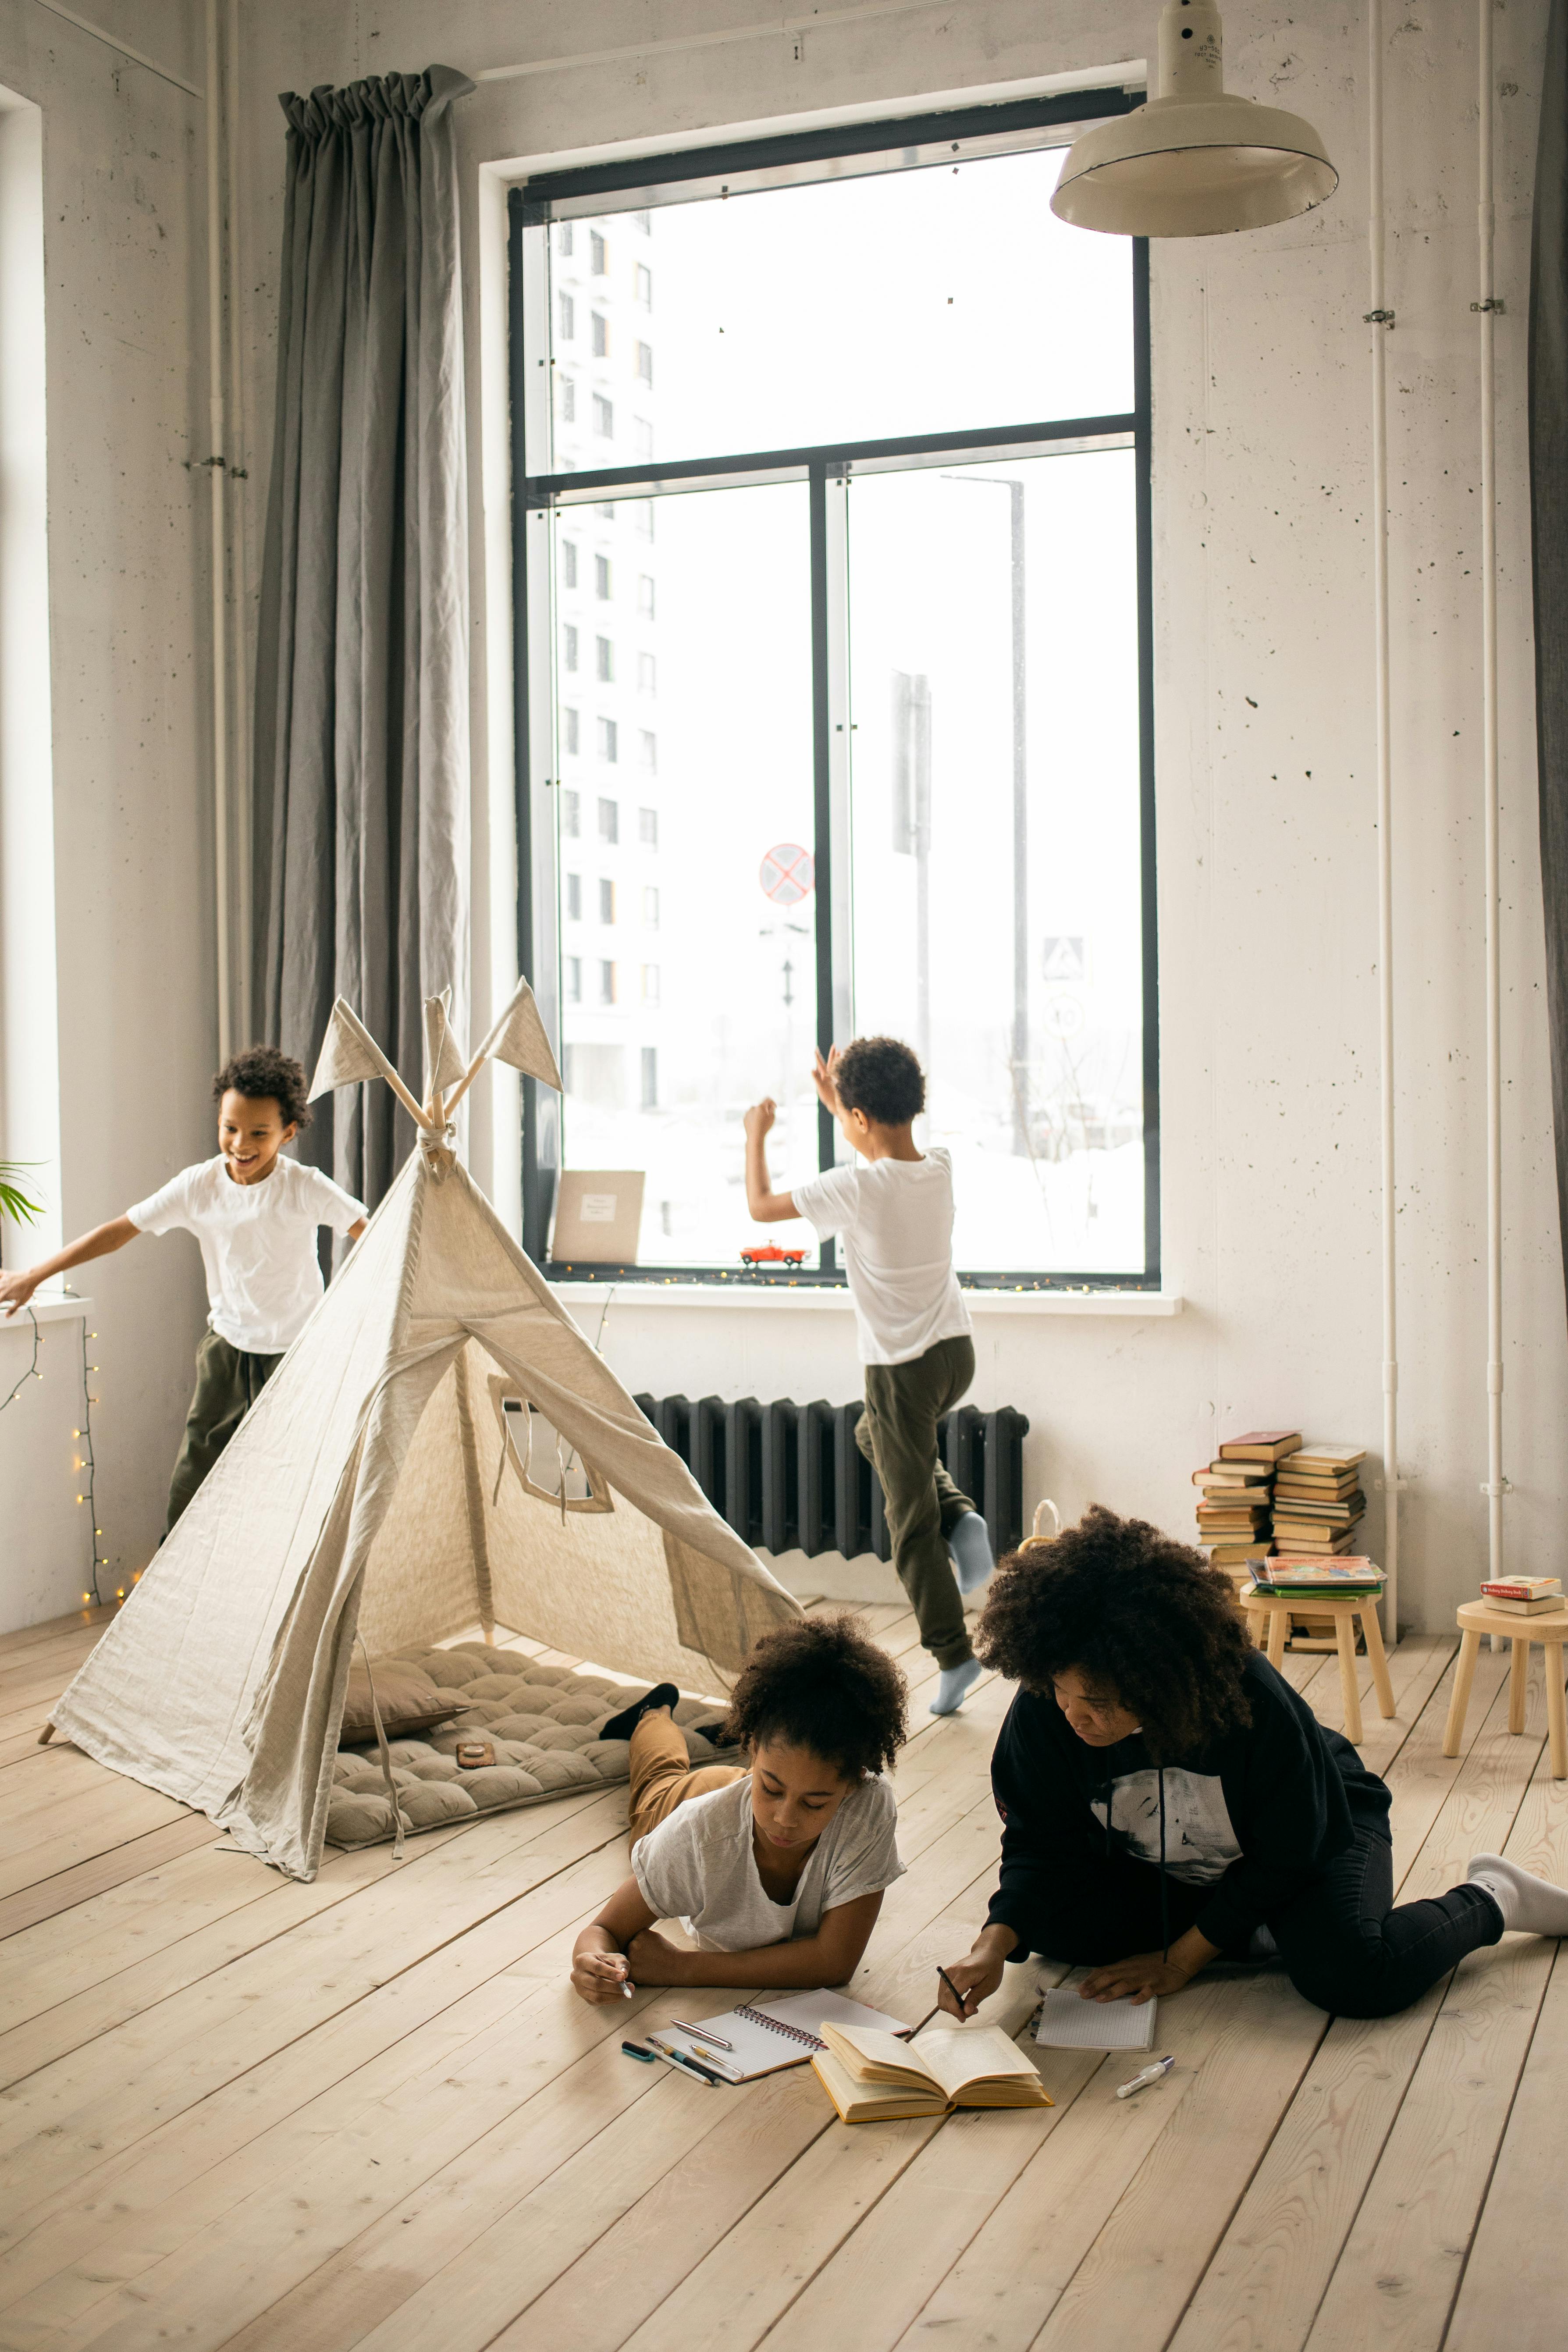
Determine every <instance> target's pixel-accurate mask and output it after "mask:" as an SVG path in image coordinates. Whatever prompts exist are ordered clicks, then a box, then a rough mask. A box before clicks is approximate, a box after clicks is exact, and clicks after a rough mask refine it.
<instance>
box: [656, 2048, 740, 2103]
mask: <svg viewBox="0 0 1568 2352" xmlns="http://www.w3.org/2000/svg"><path fill="white" fill-rule="evenodd" d="M651 2046H652V2049H653V2054H654V2056H655V2057H656V2058H662V2059H663V2061H664V2063H665V2064H666V2065H667V2066H674V2067H675V2068H677V2069H678V2071H679V2073H680V2074H695V2075H696V2077H697V2079H698V2081H699V2082H700V2083H706V2084H707V2085H708V2087H709V2089H710V2091H716V2090H717V2089H718V2088H719V2085H720V2084H721V2082H722V2081H723V2079H724V2078H723V2076H722V2075H721V2074H710V2072H709V2070H708V2068H707V2067H706V2066H700V2065H699V2064H698V2063H697V2061H696V2059H695V2058H682V2057H681V2056H680V2055H679V2053H678V2052H676V2051H674V2050H666V2049H664V2048H663V2047H662V2046H661V2044H660V2043H658V2042H654V2043H653V2044H652V2045H651Z"/></svg>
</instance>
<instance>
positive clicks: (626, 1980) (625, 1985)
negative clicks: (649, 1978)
mask: <svg viewBox="0 0 1568 2352" xmlns="http://www.w3.org/2000/svg"><path fill="white" fill-rule="evenodd" d="M621 1994H622V1998H623V1999H624V2000H630V1999H631V1997H632V1980H631V1979H630V1977H623V1978H622V1979H621Z"/></svg>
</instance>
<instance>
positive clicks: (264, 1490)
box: [53, 983, 798, 1878]
mask: <svg viewBox="0 0 1568 2352" xmlns="http://www.w3.org/2000/svg"><path fill="white" fill-rule="evenodd" d="M509 1017H510V1027H509ZM448 1049H449V1050H448ZM489 1052H494V1053H498V1054H500V1055H501V1056H503V1057H504V1058H505V1059H507V1060H509V1061H513V1062H515V1063H517V1064H518V1065H519V1066H523V1067H531V1068H532V1069H533V1070H534V1073H535V1075H538V1076H552V1074H553V1070H554V1065H553V1061H550V1063H549V1069H548V1071H546V1070H545V1069H543V1068H542V1067H541V1066H540V1061H541V1055H542V1056H543V1057H544V1058H548V1056H549V1047H548V1044H547V1043H546V1041H545V1039H544V1034H543V1030H542V1024H540V1022H539V1016H538V1013H537V1011H536V1010H535V1009H534V1006H533V1001H532V997H531V992H528V991H527V987H526V983H523V984H521V987H520V990H519V993H518V996H517V997H515V998H514V999H513V1001H512V1004H511V1005H510V1006H509V1008H508V1013H507V1014H503V1016H502V1019H501V1021H500V1023H498V1024H497V1027H496V1030H495V1031H494V1032H492V1034H491V1036H490V1038H489V1039H487V1040H486V1044H485V1045H484V1046H483V1047H481V1049H480V1052H479V1054H478V1055H475V1056H474V1059H473V1062H472V1064H470V1065H468V1067H467V1073H466V1076H465V1077H464V1078H463V1079H462V1080H461V1083H463V1084H466V1083H467V1079H468V1077H471V1076H472V1075H473V1072H474V1070H475V1069H477V1068H478V1066H479V1063H480V1061H481V1060H482V1058H483V1056H484V1055H485V1054H486V1053H489ZM426 1053H427V1093H426V1101H425V1103H424V1104H423V1105H417V1106H416V1111H417V1113H418V1116H419V1118H420V1122H421V1127H420V1138H419V1142H418V1145H417V1147H416V1150H414V1151H413V1152H412V1153H411V1155H410V1157H409V1159H408V1161H407V1163H406V1165H405V1167H404V1169H403V1171H402V1172H401V1173H400V1175H399V1176H398V1178H397V1179H396V1181H395V1183H394V1185H393V1187H392V1190H391V1191H390V1192H388V1194H387V1196H386V1198H385V1200H384V1202H382V1204H381V1206H380V1208H379V1209H378V1210H377V1211H376V1213H375V1215H374V1217H373V1218H372V1220H371V1223H370V1225H369V1227H368V1229H367V1230H366V1232H365V1234H363V1238H362V1239H361V1241H360V1242H359V1244H357V1246H356V1247H355V1248H354V1250H353V1253H352V1255H350V1257H349V1259H348V1261H347V1263H346V1264H345V1265H344V1267H343V1269H342V1273H341V1274H340V1275H339V1276H338V1277H337V1279H336V1280H335V1281H334V1282H333V1283H332V1285H331V1287H330V1289H329V1290H328V1291H327V1293H326V1296H325V1297H323V1299H322V1301H321V1306H320V1307H318V1309H317V1311H316V1313H315V1314H314V1315H313V1316H312V1318H311V1319H310V1323H309V1324H308V1325H307V1326H306V1328H305V1329H304V1331H303V1332H302V1333H301V1334H300V1338H299V1339H297V1340H296V1341H295V1343H294V1345H293V1347H292V1348H291V1349H289V1353H288V1355H287V1357H286V1358H285V1359H284V1360H283V1362H282V1363H281V1364H280V1365H279V1369H278V1370H277V1371H276V1372H275V1373H274V1375H273V1377H272V1379H271V1381H269V1382H268V1386H267V1387H266V1389H265V1390H264V1391H262V1394H261V1397H260V1399H259V1401H258V1403H257V1404H256V1406H255V1407H254V1408H253V1410H252V1411H251V1412H250V1413H249V1414H248V1415H247V1418H246V1420H245V1422H244V1423H243V1424H242V1425H241V1427H240V1429H239V1431H238V1433H237V1435H236V1436H235V1438H234V1439H233V1441H232V1443H231V1444H230V1445H229V1446H228V1448H227V1451H226V1453H225V1454H223V1456H222V1457H221V1459H220V1460H219V1462H218V1464H217V1465H216V1469H215V1470H214V1471H213V1473H212V1475H210V1477H209V1478H208V1479H207V1480H206V1482H205V1485H204V1486H202V1488H201V1489H200V1491H199V1493H198V1494H197V1495H196V1496H195V1499H194V1501H193V1502H192V1503H191V1505H190V1506H189V1507H188V1508H187V1510H186V1511H185V1512H184V1516H183V1517H181V1519H180V1520H179V1522H178V1524H177V1525H176V1527H175V1528H174V1532H173V1533H172V1534H171V1536H170V1537H169V1538H168V1540H167V1542H166V1543H165V1544H164V1545H163V1549H161V1550H160V1551H159V1553H158V1554H157V1557H156V1559H155V1560H154V1561H153V1566H152V1567H151V1568H150V1570H148V1572H147V1574H146V1575H145V1576H143V1578H142V1581H141V1583H140V1584H139V1585H138V1586H137V1587H136V1589H135V1591H133V1592H132V1596H131V1599H130V1600H129V1601H128V1602H127V1604H126V1606H125V1608H124V1610H123V1611H122V1612H121V1615H120V1616H119V1617H118V1618H117V1619H116V1620H115V1622H114V1623H113V1624H112V1625H111V1626H110V1629H109V1631H108V1633H106V1634H105V1636H104V1638H103V1640H102V1641H101V1642H100V1644H99V1646H98V1647H97V1649H96V1650H95V1651H94V1652H93V1654H92V1656H91V1657H90V1658H89V1661H88V1663H87V1664H86V1665H85V1666H84V1667H83V1669H82V1671H81V1673H80V1674H79V1675H78V1676H77V1678H76V1680H75V1681H74V1682H73V1683H72V1684H71V1685H70V1687H69V1689H68V1691H67V1692H66V1693H65V1695H64V1696H63V1697H62V1698H61V1700H60V1701H59V1703H58V1706H56V1707H55V1709H54V1718H53V1719H54V1723H55V1726H56V1727H57V1729H58V1731H59V1732H60V1733H61V1734H63V1735H64V1736H65V1737H66V1738H69V1739H72V1740H74V1741H75V1742H76V1744H77V1745H78V1746H79V1747H80V1748H85V1749H86V1750H87V1751H88V1753H89V1755H92V1756H94V1757H96V1758H98V1759H99V1760H100V1762H102V1763H104V1764H108V1765H110V1766H112V1767H113V1768H114V1769H116V1770H118V1771H121V1772H126V1773H129V1774H130V1775H131V1776H132V1778H133V1779H136V1780H143V1781H146V1782H147V1783H149V1785H151V1786H152V1787H153V1788H155V1789H160V1790H163V1791H164V1793H165V1794H167V1795H169V1796H171V1797H176V1798H179V1799H181V1800H182V1801H184V1802H185V1803H187V1804H190V1805H195V1806H196V1807H198V1808H199V1809H200V1810H201V1811H204V1812H206V1813H208V1814H210V1815H211V1817H212V1819H213V1820H214V1821H215V1822H217V1823H219V1824H220V1825H221V1826H222V1827H224V1828H226V1829H227V1830H228V1831H229V1832H230V1833H231V1835H232V1836H233V1837H234V1838H235V1840H236V1842H237V1843H239V1844H240V1845H242V1846H243V1847H245V1849H246V1850H247V1852H249V1853H257V1854H260V1855H263V1856H264V1857H265V1858H266V1859H267V1860H268V1861H269V1862H272V1863H275V1864H278V1865H279V1867H281V1868H282V1869H284V1870H286V1871H288V1872H289V1874H291V1875H294V1876H297V1877H301V1878H309V1877H311V1876H313V1875H314V1873H315V1871H316V1868H317V1866H318V1864H319V1863H320V1859H321V1843H322V1832H323V1828H324V1825H325V1821H326V1811H327V1801H328V1794H329V1790H330V1786H331V1773H332V1766H333V1762H334V1759H335V1755H336V1749H337V1738H338V1727H339V1723H340V1720H341V1718H342V1706H343V1695H344V1690H345V1687H346V1684H347V1679H348V1671H349V1664H350V1654H351V1651H352V1649H353V1644H354V1641H355V1637H356V1633H357V1634H358V1635H359V1636H361V1637H362V1638H363V1642H364V1644H365V1646H366V1649H367V1651H368V1653H369V1654H370V1655H371V1656H372V1657H373V1658H374V1656H375V1655H377V1654H381V1653H384V1652H386V1651H388V1650H394V1649H398V1648H404V1647H407V1646H409V1645H410V1644H415V1643H437V1642H440V1641H442V1640H445V1639H449V1638H451V1637H453V1636H455V1635H458V1634H460V1633H463V1632H464V1631H465V1630H468V1629H469V1628H471V1627H473V1626H474V1625H475V1624H479V1625H482V1626H483V1627H485V1628H486V1629H487V1631H488V1630H489V1628H490V1627H492V1626H494V1625H497V1624H499V1625H501V1626H503V1627H506V1628H509V1629H510V1631H511V1632H513V1633H524V1634H529V1635H531V1636H532V1637H533V1638H535V1639H536V1640H539V1641H542V1642H543V1643H547V1644H548V1645H549V1646H551V1647H552V1648H558V1649H564V1650H567V1651H569V1652H571V1653H572V1654H575V1655H577V1656H579V1657H586V1658H590V1659H592V1660H594V1661H595V1664H599V1665H602V1666H605V1667H608V1668H610V1669H611V1670H612V1671H614V1672H617V1673H623V1674H626V1675H637V1676H642V1675H647V1678H648V1679H649V1680H650V1681H651V1680H656V1679H659V1680H662V1679H668V1680H669V1681H672V1682H676V1683H679V1684H680V1685H683V1686H684V1687H686V1688H688V1689H692V1688H697V1689H709V1690H713V1689H716V1688H721V1687H722V1686H723V1685H724V1684H725V1683H726V1682H727V1681H728V1680H729V1679H730V1678H731V1676H732V1675H733V1672H734V1670H735V1669H736V1668H737V1667H738V1666H739V1665H740V1664H741V1662H742V1659H743V1658H744V1656H745V1654H746V1653H747V1651H748V1650H749V1649H750V1647H751V1645H752V1643H753V1642H754V1641H755V1639H756V1638H757V1636H758V1634H760V1633H763V1632H765V1631H766V1630H767V1629H768V1628H769V1627H770V1626H772V1625H775V1624H778V1623H781V1622H784V1621H785V1620H786V1619H788V1618H791V1617H794V1616H795V1615H796V1614H798V1604H797V1603H796V1602H795V1601H794V1600H793V1599H792V1597H791V1596H790V1595H789V1594H788V1593H787V1592H785V1591H784V1589H783V1587H782V1586H781V1585H779V1584H777V1583H776V1582H775V1581H774V1580H773V1578H772V1577H771V1576H770V1575H769V1574H768V1572H767V1570H765V1569H764V1568H763V1565H762V1563H761V1562H760V1561H759V1560H758V1559H756V1558H755V1557H754V1555H753V1554H752V1552H751V1551H750V1550H749V1549H748V1548H747V1546H746V1545H745V1544H744V1543H742V1540H741V1538H739V1537H738V1536H737V1535H736V1534H734V1532H733V1531H732V1530H731V1528H728V1527H727V1526H726V1525H725V1524H724V1522H723V1521H722V1520H721V1518H720V1517H718V1515H717V1513H716V1512H715V1511H714V1510H713V1509H712V1507H711V1506H710V1504H709V1502H708V1501H707V1499H706V1498H705V1496H703V1494H702V1492H701V1490H700V1487H699V1486H697V1484H696V1482H695V1480H694V1479H693V1478H692V1476H691V1474H690V1472H689V1470H688V1469H687V1467H686V1465H685V1464H684V1463H683V1462H681V1461H680V1459H679V1456H678V1455H676V1454H673V1453H671V1452H670V1450H669V1449H668V1447H667V1446H666V1445H665V1444H663V1442H662V1441H661V1439H660V1438H659V1437H658V1433H657V1432H656V1431H655V1430H654V1429H653V1428H652V1426H651V1425H650V1423H648V1422H647V1420H646V1419H645V1418H644V1416H643V1414H642V1413H641V1412H639V1410H638V1408H637V1405H636V1404H634V1403H633V1402H632V1399H631V1398H630V1396H629V1395H628V1394H627V1392H626V1390H625V1389H624V1388H623V1387H622V1385H621V1383H620V1381H618V1380H617V1379H616V1376H615V1374H614V1373H613V1372H612V1371H611V1370H610V1369H609V1367H608V1365H607V1364H605V1362H604V1361H603V1360H602V1359H601V1358H600V1357H599V1356H598V1355H597V1354H596V1353H595V1350H594V1349H593V1348H592V1347H590V1345H589V1344H588V1342H587V1340H586V1339H584V1337H583V1335H582V1334H581V1332H580V1331H579V1330H578V1329H577V1328H576V1326H575V1324H574V1323H573V1322H572V1321H571V1319H570V1318H569V1317H568V1316H567V1315H566V1314H565V1312H564V1311H563V1308H562V1307H560V1306H559V1305H558V1304H557V1302H556V1300H555V1299H554V1298H553V1297H552V1295H551V1292H550V1289H549V1286H548V1285H547V1284H546V1283H545V1281H544V1279H543V1277H542V1275H541V1274H540V1273H539V1271H538V1269H537V1268H536V1267H535V1266H534V1265H532V1264H531V1261H530V1260H529V1258H528V1257H527V1256H525V1255H524V1254H523V1252H522V1251H521V1249H520V1248H519V1247H518V1245H517V1244H516V1243H515V1242H514V1241H513V1240H512V1239H511V1237H510V1234H508V1233H507V1232H506V1230H505V1228H504V1226H503V1225H502V1224H501V1223H500V1219H499V1218H498V1217H497V1215H496V1213H495V1211H494V1210H493V1209H492V1208H491V1206H490V1204H489V1202H488V1201H487V1200H486V1198H485V1196H484V1194H483V1193H482V1192H480V1191H479V1187H478V1186H477V1185H476V1184H475V1183H474V1182H473V1181H472V1179H471V1178H470V1177H469V1176H468V1172H467V1171H466V1170H465V1169H464V1168H463V1167H462V1166H461V1164H460V1162H459V1161H458V1160H457V1158H456V1156H455V1154H454V1153H453V1152H452V1151H451V1150H450V1149H449V1148H448V1146H447V1132H448V1129H447V1118H446V1113H445V1106H444V1104H443V1094H444V1090H445V1086H446V1085H447V1084H448V1083H450V1082H451V1081H452V1079H453V1078H454V1076H455V1075H456V1074H457V1073H458V1072H462V1071H463V1070H464V1063H463V1060H462V1057H461V1055H458V1053H457V1050H456V1047H455V1045H453V1043H452V1040H451V1038H450V1034H449V1032H448V1031H447V1026H446V1018H445V1011H444V1008H443V1007H442V1006H441V1004H440V1003H439V1002H438V1001H437V1000H432V1002H431V1004H430V1006H429V1007H427V1022H426ZM373 1075H379V1076H385V1077H387V1078H388V1079H389V1080H390V1081H392V1082H395V1084H396V1085H397V1087H398V1089H399V1092H400V1093H402V1094H404V1095H405V1097H406V1089H405V1088H404V1087H403V1086H402V1082H401V1080H399V1079H397V1077H396V1074H395V1072H393V1071H392V1070H391V1067H390V1065H388V1064H386V1063H385V1061H384V1057H383V1056H382V1055H381V1054H380V1051H379V1049H378V1048H377V1047H376V1046H375V1045H374V1040H372V1039H371V1038H369V1037H368V1035H367V1034H366V1033H365V1032H364V1031H363V1028H361V1026H360V1024H359V1023H358V1022H357V1021H356V1020H355V1019H354V1018H353V1014H352V1013H349V1012H348V1009H347V1008H346V1007H345V1006H342V1005H340V1006H339V1008H338V1010H337V1012H336V1013H335V1014H334V1019H333V1025H332V1029H331V1032H330V1033H329V1037H328V1041H327V1044H326V1045H325V1047H324V1048H323V1052H322V1057H321V1064H320V1065H319V1066H318V1070H317V1084H316V1087H314V1088H313V1089H312V1091H321V1090H322V1089H323V1088H324V1087H326V1086H329V1085H344V1084H348V1083H350V1082H351V1081H353V1080H357V1079H360V1078H362V1077H367V1076H373ZM410 1099H411V1098H410ZM530 1433H531V1434H530ZM567 1449H571V1454H572V1455H573V1456H574V1457H575V1460H576V1462H577V1463H578V1464H579V1465H581V1468H582V1471H583V1472H584V1473H585V1474H586V1478H585V1480H584V1477H582V1476H579V1477H577V1478H576V1479H574V1480H572V1481H568V1480H567V1478H566V1476H565V1472H564V1465H565V1463H566V1461H567V1459H568V1454H567V1451H566V1450H567ZM573 1486H575V1487H576V1488H577V1489H579V1490H581V1489H583V1488H584V1486H586V1491H585V1492H581V1491H580V1492H578V1493H577V1494H573V1493H572V1492H571V1491H570V1488H571V1487H573Z"/></svg>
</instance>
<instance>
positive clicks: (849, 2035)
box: [823, 2019, 942, 2090]
mask: <svg viewBox="0 0 1568 2352" xmlns="http://www.w3.org/2000/svg"><path fill="white" fill-rule="evenodd" d="M823 2031H824V2033H825V2035H826V2042H827V2046H828V2048H829V2050H831V2051H832V2053H833V2054H834V2056H835V2057H836V2058H837V2059H838V2060H839V2061H840V2062H841V2063H843V2064H845V2065H846V2066H847V2067H849V2068H850V2069H851V2071H855V2070H857V2069H858V2067H861V2066H875V2067H877V2068H878V2069H879V2070H880V2071H881V2072H882V2073H885V2074H896V2075H897V2077H898V2079H899V2081H900V2082H903V2083H920V2084H926V2085H928V2086H929V2087H930V2088H931V2089H933V2090H940V2089H941V2088H942V2084H941V2082H940V2079H939V2077H938V2076H937V2075H936V2074H933V2073H932V2072H931V2068H930V2067H929V2066H927V2065H926V2064H924V2063H923V2045H922V2049H921V2051H914V2050H911V2049H910V2045H909V2043H908V2042H900V2041H899V2040H898V2039H897V2037H896V2036H895V2035H893V2034H891V2033H882V2032H879V2031H878V2029H877V2028H876V2027H875V2026H873V2025H835V2024H833V2023H832V2021H830V2020H827V2019H825V2020H824V2021H823Z"/></svg>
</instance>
